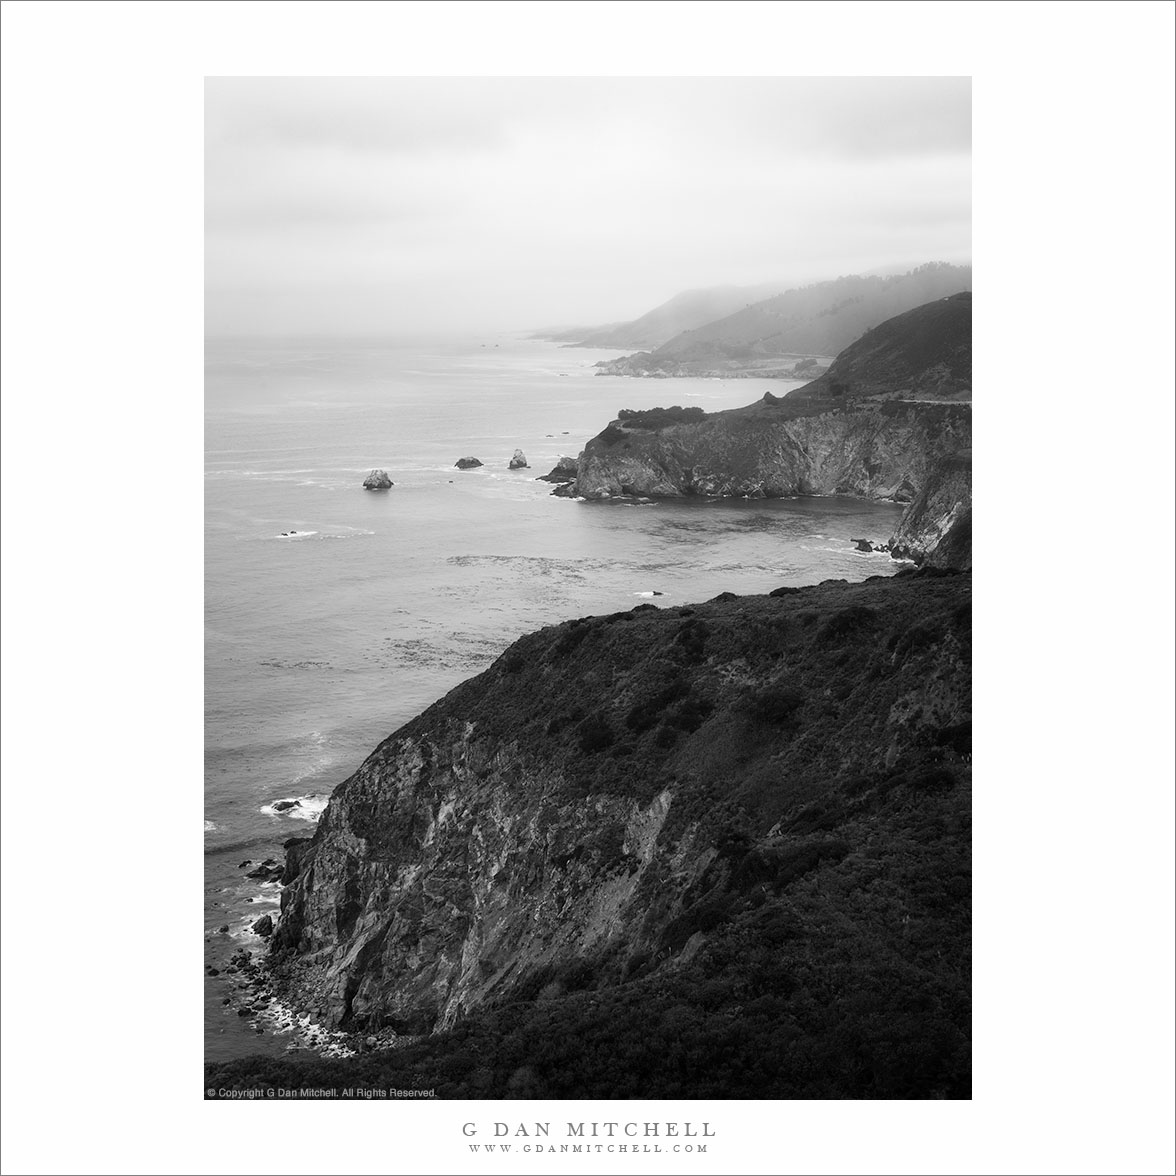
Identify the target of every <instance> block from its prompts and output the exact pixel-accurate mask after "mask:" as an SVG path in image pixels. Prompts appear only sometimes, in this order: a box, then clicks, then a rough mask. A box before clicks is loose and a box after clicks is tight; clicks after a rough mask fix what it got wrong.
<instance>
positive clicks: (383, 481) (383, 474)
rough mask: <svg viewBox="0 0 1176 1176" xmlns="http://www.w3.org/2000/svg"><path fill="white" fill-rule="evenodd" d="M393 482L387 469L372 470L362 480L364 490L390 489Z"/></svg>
mask: <svg viewBox="0 0 1176 1176" xmlns="http://www.w3.org/2000/svg"><path fill="white" fill-rule="evenodd" d="M394 484H395V483H394V482H393V481H392V479H391V478H390V477H388V471H387V470H372V472H371V473H370V474H368V476H367V477H366V478H364V480H363V488H364V489H365V490H391V489H392V487H393V485H394Z"/></svg>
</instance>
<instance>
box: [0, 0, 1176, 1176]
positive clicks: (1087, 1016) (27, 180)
mask: <svg viewBox="0 0 1176 1176" xmlns="http://www.w3.org/2000/svg"><path fill="white" fill-rule="evenodd" d="M1172 16H1173V10H1172V6H1171V5H1169V4H1166V3H1122V2H1119V3H1073V4H1056V3H1045V4H1042V3H980V4H972V3H913V4H912V3H906V4H900V3H817V4H807V3H796V4H785V3H723V4H712V3H678V4H665V3H653V4H642V3H624V4H615V3H590V4H579V3H521V4H502V3H476V4H443V3H431V4H384V3H330V4H323V3H317V2H314V3H246V2H233V3H156V2H140V3H98V2H86V3H53V2H28V0H10V2H8V3H6V4H5V5H4V8H3V17H4V39H3V53H4V62H3V90H4V92H3V99H4V101H3V141H4V156H5V160H4V163H5V167H4V172H3V216H4V226H3V228H4V255H3V267H4V291H3V313H4V350H3V365H4V370H3V376H4V422H3V423H4V430H3V481H4V487H3V488H4V495H3V535H4V544H5V552H4V554H5V556H6V558H5V560H4V565H3V599H4V613H5V616H4V620H5V631H4V682H3V707H4V719H5V731H4V733H5V739H4V743H3V768H4V785H5V787H4V818H5V820H4V824H3V836H4V860H3V867H4V903H5V913H4V931H5V936H6V938H5V947H6V949H7V950H6V951H5V952H4V996H5V1013H6V1023H5V1032H4V1107H5V1128H6V1129H5V1132H4V1147H5V1165H4V1170H5V1171H7V1172H14V1173H26V1172H28V1173H32V1172H112V1173H113V1172H119V1173H123V1172H125V1173H138V1172H156V1171H162V1172H176V1173H187V1172H205V1171H234V1172H235V1171H257V1172H275V1171H283V1172H288V1171H301V1172H331V1171H350V1172H406V1173H407V1172H422V1173H432V1172H452V1171H464V1170H470V1171H483V1170H497V1171H516V1170H518V1166H517V1164H516V1163H515V1162H514V1161H513V1160H512V1162H511V1163H510V1164H509V1166H503V1167H498V1168H493V1167H492V1166H491V1165H485V1166H481V1165H479V1166H476V1167H474V1166H470V1167H468V1168H466V1167H463V1166H462V1165H463V1164H464V1163H465V1162H466V1161H465V1159H464V1157H463V1153H462V1151H461V1150H460V1146H458V1147H455V1146H454V1144H455V1143H458V1135H459V1133H460V1124H461V1123H462V1122H463V1121H467V1120H469V1119H474V1120H482V1121H492V1120H493V1119H499V1118H504V1119H508V1120H513V1119H515V1118H516V1117H525V1118H528V1119H534V1118H542V1119H550V1120H552V1121H554V1122H561V1121H563V1120H564V1119H565V1118H566V1117H567V1114H568V1111H569V1109H571V1108H574V1110H573V1114H574V1115H575V1116H576V1117H577V1118H590V1117H592V1116H591V1114H590V1111H591V1110H595V1111H596V1117H597V1118H600V1119H605V1118H610V1117H613V1118H628V1117H630V1116H632V1117H634V1118H636V1117H638V1115H639V1116H640V1117H641V1118H643V1119H644V1118H647V1117H648V1118H654V1117H656V1118H659V1119H663V1120H664V1119H668V1118H671V1117H672V1118H678V1119H683V1120H684V1119H688V1118H692V1119H695V1120H698V1119H700V1118H707V1119H709V1120H710V1121H711V1122H713V1123H716V1124H717V1129H718V1130H719V1131H720V1140H721V1150H716V1152H715V1154H714V1155H713V1157H710V1158H708V1159H707V1160H706V1161H705V1162H702V1161H696V1162H693V1163H690V1164H687V1163H683V1162H681V1161H680V1160H679V1161H672V1162H671V1163H669V1164H657V1163H649V1164H645V1163H642V1164H641V1165H640V1166H639V1165H638V1164H637V1163H635V1162H634V1163H632V1164H628V1163H621V1162H620V1161H615V1162H611V1163H610V1162H607V1160H606V1162H605V1163H603V1164H596V1163H595V1162H593V1163H591V1164H583V1163H581V1164H578V1165H577V1164H557V1163H553V1162H548V1161H547V1160H543V1161H537V1160H532V1165H533V1167H534V1170H535V1171H542V1172H559V1171H583V1172H588V1171H610V1172H623V1171H646V1170H648V1171H650V1172H677V1171H699V1172H731V1171H742V1172H749V1173H751V1172H756V1173H758V1172H773V1173H775V1172H813V1173H817V1172H822V1173H823V1172H870V1173H886V1172H909V1173H917V1172H959V1173H965V1172H967V1173H970V1172H977V1173H979V1172H1010V1173H1011V1172H1073V1173H1079V1172H1092V1173H1094V1172H1098V1173H1101V1172H1165V1171H1168V1172H1170V1171H1171V1170H1172V1168H1171V1164H1172V1158H1171V1123H1172V1120H1171V1106H1172V1102H1173V1089H1172V1066H1171V1043H1172V1012H1171V1007H1172V1006H1171V995H1172V989H1171V985H1172V951H1171V947H1172V938H1171V928H1172V903H1171V897H1170V895H1171V881H1172V878H1171V862H1172V854H1171V840H1170V830H1171V826H1172V819H1171V818H1172V815H1173V812H1172V753H1171V715H1172V701H1173V698H1172V677H1171V652H1172V635H1173V629H1172V620H1171V617H1172V609H1171V605H1172V599H1171V595H1172V593H1171V589H1172V583H1173V571H1174V569H1173V562H1172V534H1173V527H1172V523H1173V516H1172V505H1171V492H1172V455H1171V447H1170V442H1171V437H1172V425H1173V391H1172V389H1173V379H1172V375H1173V371H1172V346H1171V343H1172V319H1173V301H1172V251H1173V250H1172V247H1173V238H1172V228H1171V223H1172V211H1173V187H1172V175H1173V173H1172V141H1173V121H1172V97H1173V94H1172V55H1171V45H1172V39H1173V38H1172V32H1173V21H1172ZM787 70H792V71H795V72H798V73H812V74H818V73H830V74H842V75H859V74H880V73H885V74H926V73H936V74H959V75H972V76H973V77H974V79H975V81H974V98H975V110H976V120H975V121H976V140H975V167H976V176H977V184H976V219H975V225H976V251H975V260H976V295H977V303H976V307H977V316H976V326H977V339H978V348H977V375H978V384H979V386H980V387H981V389H982V392H981V396H980V410H979V413H978V441H977V451H978V457H979V460H978V463H977V467H976V468H977V482H978V492H977V502H978V506H977V510H978V515H977V519H978V530H977V536H978V541H977V546H978V550H979V552H980V571H979V572H978V573H977V590H978V600H979V607H978V611H977V632H978V635H979V636H980V642H979V644H978V649H979V653H978V657H977V684H978V688H979V706H978V710H979V714H978V725H979V728H980V730H981V732H982V736H983V738H982V745H981V749H980V751H979V752H978V754H977V758H976V763H977V781H978V788H977V797H978V803H977V808H978V811H977V820H978V839H977V845H978V855H977V859H978V860H977V882H978V886H979V897H978V901H977V908H976V914H977V924H976V926H977V931H976V948H977V957H978V973H977V975H978V981H977V996H978V1009H977V1017H976V1030H977V1032H976V1040H977V1067H976V1078H977V1093H976V1098H975V1100H974V1101H973V1102H971V1103H953V1104H947V1105H932V1104H921V1103H916V1104H901V1105H888V1106H878V1105H876V1104H868V1103H850V1104H847V1105H846V1106H844V1107H842V1106H832V1105H829V1104H825V1103H817V1104H806V1105H803V1106H801V1105H797V1104H791V1103H783V1104H781V1103H752V1104H740V1103H723V1104H715V1103H712V1104H707V1105H705V1108H704V1109H705V1114H700V1113H699V1109H698V1107H697V1106H690V1105H686V1106H683V1107H681V1108H679V1109H676V1110H675V1109H673V1108H672V1106H671V1104H665V1103H658V1104H653V1105H651V1106H642V1105H641V1104H625V1105H624V1107H621V1106H619V1105H617V1104H606V1105H604V1106H599V1105H598V1106H595V1107H591V1106H590V1105H589V1104H584V1103H578V1104H557V1105H551V1106H550V1107H543V1108H540V1107H535V1106H532V1105H528V1104H522V1103H514V1104H488V1103H479V1104H473V1105H472V1106H471V1107H469V1108H466V1107H463V1106H461V1105H460V1104H453V1103H444V1104H436V1105H427V1104H414V1105H413V1106H412V1108H411V1110H409V1108H407V1107H405V1106H403V1105H395V1104H394V1105H392V1106H388V1105H385V1106H384V1107H383V1108H382V1109H380V1110H377V1109H374V1108H369V1109H367V1110H366V1111H364V1110H359V1109H358V1108H355V1107H352V1106H347V1107H342V1106H340V1105H339V1104H319V1105H316V1106H315V1107H314V1108H313V1109H310V1108H308V1107H307V1106H306V1105H305V1104H302V1105H301V1106H300V1108H299V1111H298V1112H297V1114H296V1116H292V1115H291V1113H290V1112H289V1111H283V1110H281V1109H271V1108H272V1107H273V1105H274V1104H265V1107H264V1109H262V1108H260V1107H258V1106H255V1107H253V1108H252V1109H251V1110H250V1111H249V1112H248V1113H243V1112H242V1110H241V1109H240V1108H230V1107H227V1106H225V1105H223V1104H215V1103H213V1104H205V1103H203V1102H202V1101H200V1092H201V1077H200V1074H201V1056H200V1055H201V1047H200V1035H199V1032H198V1027H197V1025H196V1023H195V1022H196V1017H195V1016H193V1015H190V1012H189V1011H190V1010H199V1008H200V999H199V986H200V967H199V941H198V939H197V940H193V938H192V936H191V934H190V928H191V927H192V926H195V925H198V921H199V918H200V914H199V902H200V895H199V887H198V886H197V885H196V881H195V878H194V877H193V871H192V870H191V863H192V862H193V861H197V860H199V859H198V857H197V852H196V842H195V840H194V839H195V836H196V834H195V830H196V828H197V817H199V816H200V815H201V813H200V811H199V810H200V796H201V789H200V766H199V765H200V760H201V719H200V690H201V687H200V681H201V646H200V599H201V551H200V546H199V543H198V542H197V537H198V536H199V535H200V534H201V533H202V527H201V523H202V503H201V493H200V486H201V482H202V478H201V468H202V467H201V453H200V449H201V446H200V440H201V429H202V426H201V403H202V392H201V374H200V371H201V340H200V332H199V324H200V321H201V302H200V282H201V208H200V193H201V183H202V160H201V125H202V109H201V107H202V78H203V76H205V75H222V74H253V75H258V74H296V75H309V74H335V73H340V74H390V73H405V74H413V73H422V74H423V73H434V74H438V73H440V74H482V73H490V72H493V73H502V74H530V73H543V74H550V73H559V74H577V73H578V74H602V73H620V74H624V73H628V74H638V75H641V74H644V75H649V74H692V75H705V74H763V75H771V74H777V73H780V72H782V71H787ZM189 829H190V830H192V831H193V832H192V834H191V838H192V839H191V840H189V839H187V838H186V836H185V833H184V831H185V830H189ZM145 897H148V899H149V901H150V898H151V897H155V898H156V901H157V903H158V907H157V908H156V909H155V910H154V911H153V912H152V913H151V914H149V915H147V916H146V917H144V914H143V902H144V898H145ZM528 1166H531V1165H528ZM523 1170H526V1169H525V1168H524V1169H523Z"/></svg>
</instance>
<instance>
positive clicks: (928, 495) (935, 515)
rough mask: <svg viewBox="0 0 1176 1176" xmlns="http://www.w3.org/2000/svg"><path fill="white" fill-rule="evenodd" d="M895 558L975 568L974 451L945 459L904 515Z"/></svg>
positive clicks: (896, 536) (892, 546)
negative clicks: (973, 540) (973, 517)
mask: <svg viewBox="0 0 1176 1176" xmlns="http://www.w3.org/2000/svg"><path fill="white" fill-rule="evenodd" d="M890 549H891V553H892V554H893V555H894V557H895V558H896V559H913V560H914V561H915V562H916V563H923V562H924V561H925V562H926V563H928V564H930V565H931V566H932V567H944V568H958V569H961V570H963V569H968V568H971V566H972V451H971V450H970V449H965V450H961V451H960V452H958V453H954V454H950V455H948V456H945V457H944V458H942V459H941V460H940V461H939V462H938V463H936V465H935V466H934V467H933V468H932V469H931V470H930V471H929V474H928V476H927V478H926V479H925V481H924V483H923V485H922V487H921V489H920V490H919V493H918V494H917V495H916V496H915V499H914V501H913V502H911V504H910V505H909V506H908V507H907V509H906V510H905V511H904V512H903V516H902V521H901V522H900V523H899V525H898V529H897V530H896V531H895V532H894V535H893V537H892V538H891V540H890Z"/></svg>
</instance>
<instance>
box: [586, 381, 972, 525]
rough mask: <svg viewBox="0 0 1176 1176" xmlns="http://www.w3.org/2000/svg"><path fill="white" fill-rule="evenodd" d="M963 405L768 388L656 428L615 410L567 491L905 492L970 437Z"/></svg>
mask: <svg viewBox="0 0 1176 1176" xmlns="http://www.w3.org/2000/svg"><path fill="white" fill-rule="evenodd" d="M971 436H972V419H971V408H970V406H969V405H938V404H936V405H931V404H912V403H905V402H901V401H890V402H887V401H878V402H867V403H864V404H861V405H859V406H858V407H856V408H855V409H854V410H853V411H850V412H846V411H843V410H839V409H835V408H829V407H825V406H821V405H806V406H803V407H801V408H800V409H799V410H798V409H797V408H796V407H794V406H792V405H791V404H790V403H789V402H788V401H787V399H784V398H780V397H774V396H771V394H770V393H769V394H767V396H766V397H765V398H764V399H763V400H760V401H757V402H756V403H755V404H752V405H749V406H748V407H746V408H741V409H732V410H730V411H728V412H721V413H712V414H708V415H707V416H706V418H705V419H704V420H702V421H698V422H693V423H686V424H679V425H671V426H669V427H666V428H663V429H657V430H649V429H638V428H633V427H632V426H631V425H629V424H627V423H626V422H625V421H621V420H617V421H614V422H613V423H612V424H610V425H609V426H608V428H607V429H605V430H604V432H602V433H600V434H599V435H598V436H596V437H594V438H593V439H592V440H591V441H589V442H588V444H587V446H586V447H585V449H584V452H583V454H582V455H581V457H580V464H579V474H578V476H577V479H576V493H577V495H578V496H579V497H582V498H587V499H599V498H614V497H617V496H619V495H641V496H645V497H666V498H676V497H682V496H685V495H704V496H720V497H735V496H738V497H751V498H790V497H793V496H796V495H808V494H850V495H860V496H862V497H865V498H875V499H884V500H889V501H893V502H909V501H910V500H911V499H912V498H913V497H914V495H915V492H916V490H917V489H918V487H919V486H920V485H921V484H922V482H923V479H924V477H925V475H926V473H927V471H928V470H929V469H930V468H931V466H933V465H934V464H935V462H936V461H937V460H938V459H939V458H940V457H941V456H944V455H946V454H949V453H954V452H956V451H958V450H960V449H964V448H967V447H969V446H970V445H971Z"/></svg>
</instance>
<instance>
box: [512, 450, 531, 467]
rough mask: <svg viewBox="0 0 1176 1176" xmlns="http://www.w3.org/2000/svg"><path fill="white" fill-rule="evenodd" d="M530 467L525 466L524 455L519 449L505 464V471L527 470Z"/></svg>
mask: <svg viewBox="0 0 1176 1176" xmlns="http://www.w3.org/2000/svg"><path fill="white" fill-rule="evenodd" d="M530 468H531V467H530V466H529V465H527V458H526V455H525V454H524V453H523V451H522V450H521V449H516V450H515V451H514V456H513V457H512V458H511V459H510V461H509V462H508V463H507V469H511V470H529V469H530Z"/></svg>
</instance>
